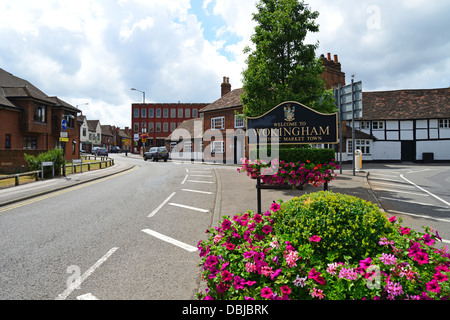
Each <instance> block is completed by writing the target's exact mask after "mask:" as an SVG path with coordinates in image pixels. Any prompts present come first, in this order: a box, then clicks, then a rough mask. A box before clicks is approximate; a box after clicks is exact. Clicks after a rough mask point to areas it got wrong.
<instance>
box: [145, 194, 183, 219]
mask: <svg viewBox="0 0 450 320" xmlns="http://www.w3.org/2000/svg"><path fill="white" fill-rule="evenodd" d="M175 193H176V192H174V193H172V194H171V195H170V196H169V197H168V198H167V199H166V200H164V202H163V203H161V204H160V205H159V206H158V208H156V209H155V210H153V211H152V213H150V214H149V215H148V216H147V217H149V218H151V217H153V216H154V215H155V214H156V213H157V212H158V211H159V210H161V208H162V207H164V205H165V204H166V203H167V202H169V201H170V199H172V197H173V196H174V195H175Z"/></svg>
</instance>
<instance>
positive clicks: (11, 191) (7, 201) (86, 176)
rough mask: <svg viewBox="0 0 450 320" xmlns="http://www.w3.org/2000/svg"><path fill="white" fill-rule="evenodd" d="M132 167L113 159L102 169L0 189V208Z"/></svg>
mask: <svg viewBox="0 0 450 320" xmlns="http://www.w3.org/2000/svg"><path fill="white" fill-rule="evenodd" d="M133 167H134V165H132V164H129V163H126V162H123V161H120V160H119V161H115V164H114V165H113V166H110V167H106V168H103V169H97V170H92V171H84V172H82V173H76V174H70V175H67V177H57V178H53V179H51V178H49V179H45V180H44V181H35V182H29V183H26V184H22V185H19V186H15V187H10V188H6V189H0V208H1V207H5V206H9V205H13V204H14V203H17V202H22V201H26V200H28V201H29V200H31V199H33V198H38V197H42V196H45V195H46V194H49V193H52V192H58V191H61V190H64V189H67V188H70V187H74V186H77V185H80V184H84V183H88V182H92V181H95V180H99V179H102V178H106V177H109V176H112V175H116V174H119V173H122V172H125V171H127V170H130V169H132V168H133Z"/></svg>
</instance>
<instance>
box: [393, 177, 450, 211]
mask: <svg viewBox="0 0 450 320" xmlns="http://www.w3.org/2000/svg"><path fill="white" fill-rule="evenodd" d="M424 171H426V170H424ZM400 177H401V178H402V179H403V180H405V181H406V182H409V183H410V184H412V185H413V186H415V187H416V188H417V189H420V190H422V191H423V192H426V193H428V194H429V195H430V196H432V197H434V198H436V199H437V200H439V201H441V202H443V203H445V205H447V206H449V207H450V203H449V202H447V201H445V200H444V199H441V198H439V197H438V196H437V195H435V194H433V193H431V192H430V191H428V190H425V189H424V188H422V187H421V186H418V185H417V184H415V183H414V182H412V181H409V180H408V179H406V178H405V177H404V176H403V174H402V175H400Z"/></svg>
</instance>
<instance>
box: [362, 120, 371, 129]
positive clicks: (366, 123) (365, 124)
mask: <svg viewBox="0 0 450 320" xmlns="http://www.w3.org/2000/svg"><path fill="white" fill-rule="evenodd" d="M360 126H361V129H362V130H364V129H366V130H370V121H361V122H360Z"/></svg>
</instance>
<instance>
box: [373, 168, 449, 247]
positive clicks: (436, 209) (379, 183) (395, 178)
mask: <svg viewBox="0 0 450 320" xmlns="http://www.w3.org/2000/svg"><path fill="white" fill-rule="evenodd" d="M367 170H368V171H369V172H370V173H369V184H370V185H371V188H372V190H373V191H374V193H375V195H376V197H377V199H378V200H379V201H380V203H381V205H382V207H383V208H384V209H385V210H386V212H388V213H389V214H392V215H395V216H398V217H401V218H402V219H403V223H404V224H405V225H408V226H410V227H413V228H414V229H416V230H419V231H423V227H426V226H429V227H432V228H434V229H435V230H437V231H438V232H439V235H440V236H441V237H442V238H443V239H444V240H446V241H445V242H444V243H443V245H448V244H450V166H448V165H432V166H423V165H410V166H408V165H385V166H383V168H372V169H367Z"/></svg>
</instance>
